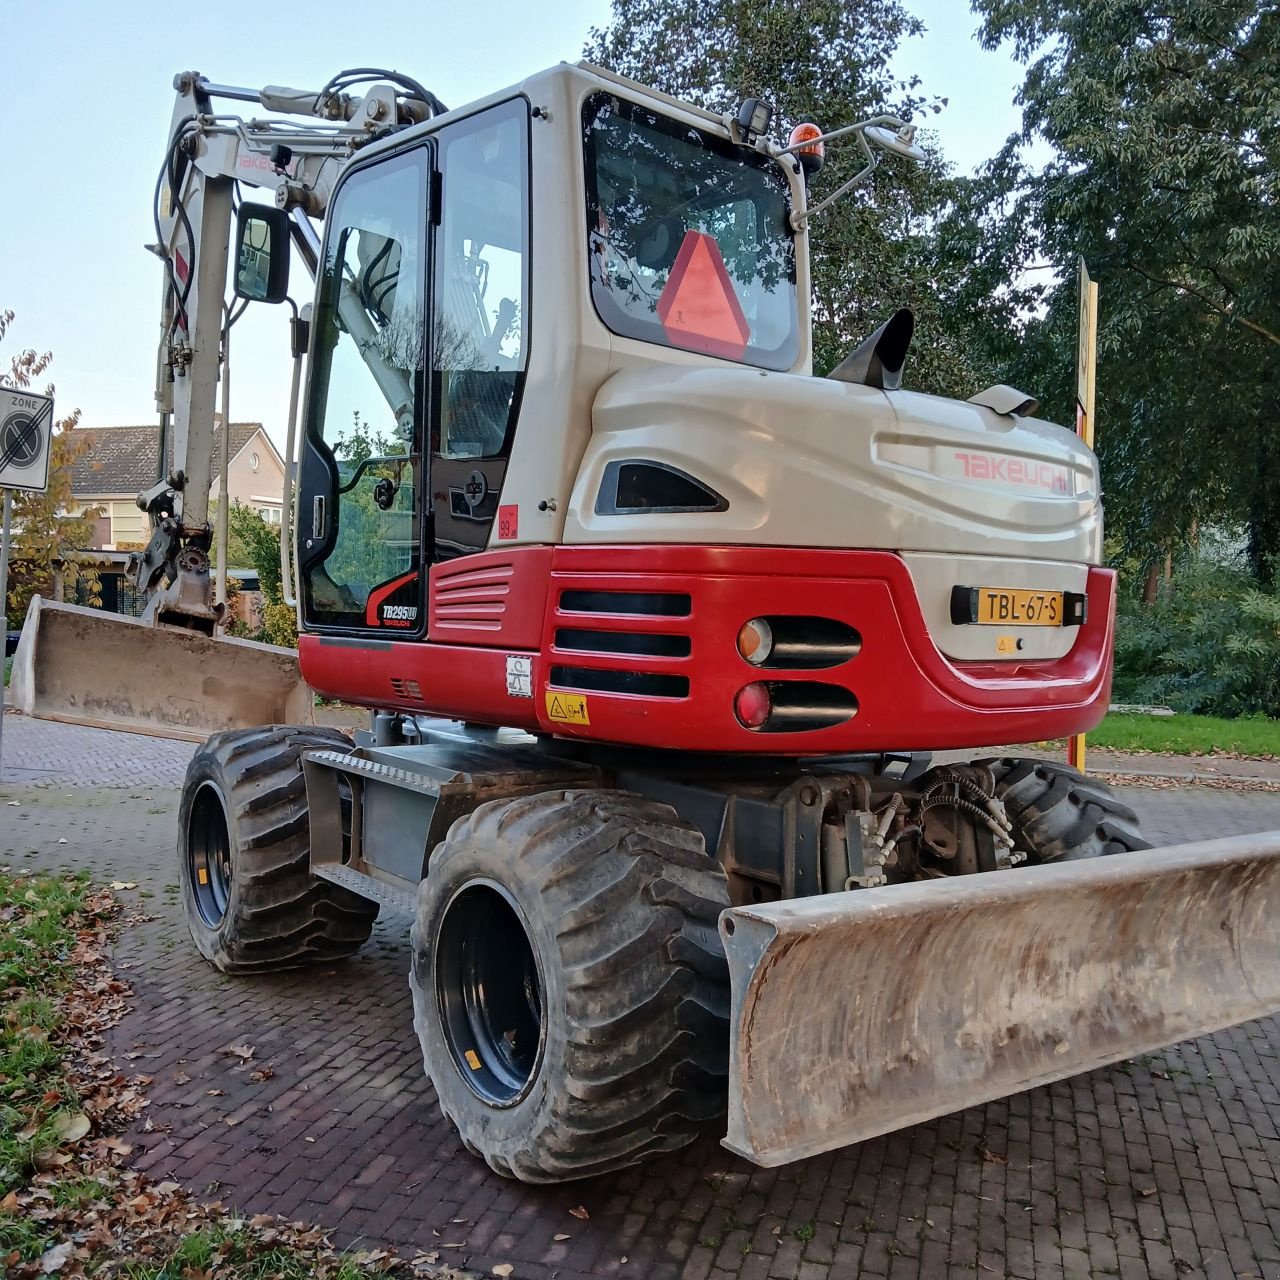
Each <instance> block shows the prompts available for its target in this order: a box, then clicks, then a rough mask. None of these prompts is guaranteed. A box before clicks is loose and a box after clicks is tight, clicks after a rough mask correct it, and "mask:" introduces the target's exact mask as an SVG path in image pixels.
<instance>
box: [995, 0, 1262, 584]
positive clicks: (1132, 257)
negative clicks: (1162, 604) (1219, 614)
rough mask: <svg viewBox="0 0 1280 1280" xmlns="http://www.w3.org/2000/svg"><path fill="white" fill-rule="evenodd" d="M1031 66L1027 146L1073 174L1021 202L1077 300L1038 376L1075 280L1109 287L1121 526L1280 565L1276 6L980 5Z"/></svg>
mask: <svg viewBox="0 0 1280 1280" xmlns="http://www.w3.org/2000/svg"><path fill="white" fill-rule="evenodd" d="M973 7H974V9H975V11H976V12H978V13H980V14H981V15H982V18H983V23H982V28H981V33H980V34H981V38H982V41H983V43H984V44H985V45H986V46H987V47H988V48H994V47H996V46H997V45H999V44H1002V43H1006V42H1007V43H1010V44H1011V45H1012V47H1013V51H1014V53H1015V56H1017V57H1018V58H1019V59H1020V60H1021V61H1022V62H1024V63H1025V64H1026V66H1027V74H1026V79H1025V81H1024V84H1023V87H1022V93H1021V99H1022V103H1023V130H1022V136H1021V141H1022V142H1024V143H1025V142H1029V141H1030V140H1031V139H1033V138H1040V139H1043V140H1045V141H1047V142H1048V143H1050V144H1051V145H1052V147H1053V148H1054V151H1055V156H1054V158H1053V159H1052V160H1051V161H1050V162H1049V163H1048V164H1047V165H1046V166H1045V167H1044V168H1043V170H1041V171H1040V172H1038V173H1035V174H1032V175H1023V180H1022V185H1021V189H1020V192H1019V198H1020V200H1021V201H1022V206H1021V207H1022V209H1023V212H1024V214H1025V215H1026V217H1027V218H1028V219H1029V221H1030V223H1031V224H1033V225H1034V227H1035V228H1036V233H1037V235H1038V237H1039V240H1040V244H1041V251H1042V253H1043V254H1044V256H1045V257H1047V258H1048V259H1049V260H1050V261H1051V262H1053V263H1054V264H1055V265H1056V266H1057V268H1058V276H1059V279H1060V281H1061V284H1060V285H1059V296H1058V297H1057V298H1056V299H1055V300H1054V304H1053V305H1052V306H1051V307H1050V309H1049V315H1048V317H1047V320H1046V323H1045V324H1044V325H1042V326H1039V332H1038V333H1037V334H1034V335H1032V340H1031V342H1030V343H1029V344H1028V350H1027V352H1026V353H1025V356H1024V364H1034V363H1035V362H1036V360H1037V358H1041V357H1049V356H1051V357H1052V365H1051V366H1050V365H1044V366H1042V368H1043V371H1044V372H1045V373H1046V374H1049V373H1051V371H1058V373H1059V376H1058V377H1057V381H1058V382H1059V387H1058V394H1061V393H1062V392H1064V391H1066V388H1065V387H1063V386H1062V385H1061V384H1062V381H1063V380H1062V378H1061V376H1060V372H1061V371H1062V370H1065V371H1066V372H1067V373H1068V375H1069V371H1070V368H1071V366H1072V365H1073V364H1074V361H1073V360H1066V361H1063V357H1064V355H1065V354H1066V348H1067V330H1068V327H1070V328H1071V329H1074V319H1073V316H1074V292H1075V270H1074V264H1075V260H1076V256H1077V255H1078V254H1084V256H1085V258H1086V259H1087V261H1088V263H1089V268H1090V271H1091V272H1092V274H1093V275H1094V277H1095V278H1097V279H1098V280H1099V281H1100V285H1101V292H1102V298H1103V308H1102V316H1101V322H1100V328H1099V355H1100V359H1099V375H1098V393H1099V405H1098V409H1099V412H1098V420H1099V424H1100V435H1099V442H1100V449H1099V452H1100V455H1101V457H1102V461H1103V466H1104V476H1105V478H1106V480H1107V482H1108V514H1109V516H1110V517H1111V518H1112V521H1113V525H1114V526H1115V527H1116V528H1117V530H1118V531H1119V532H1120V533H1121V534H1122V535H1123V541H1124V544H1125V549H1126V550H1127V551H1129V552H1132V553H1135V554H1137V555H1138V557H1139V558H1140V559H1142V560H1144V561H1145V562H1146V563H1147V564H1158V563H1160V562H1161V561H1162V560H1163V559H1164V558H1165V556H1166V555H1167V554H1168V552H1169V551H1170V550H1176V549H1177V548H1178V547H1180V546H1182V545H1184V544H1185V543H1186V541H1187V540H1188V538H1189V537H1190V535H1191V531H1192V530H1193V529H1194V528H1195V527H1196V526H1197V524H1199V525H1203V524H1205V523H1207V522H1212V521H1218V522H1224V521H1226V522H1229V521H1240V522H1244V523H1247V525H1248V527H1249V534H1250V546H1251V551H1252V559H1253V566H1254V570H1255V572H1256V573H1257V574H1258V576H1260V577H1262V578H1263V579H1264V580H1270V578H1271V574H1272V572H1273V570H1272V566H1273V564H1274V558H1275V557H1276V556H1277V554H1280V480H1278V479H1277V476H1278V475H1280V385H1278V382H1277V373H1276V369H1277V366H1278V364H1280V359H1278V358H1280V218H1278V217H1277V215H1276V201H1277V196H1278V195H1280V187H1278V185H1277V174H1276V159H1277V148H1278V147H1280V130H1278V129H1277V125H1276V121H1277V119H1280V20H1278V18H1277V10H1276V7H1275V6H1274V4H1262V5H1260V4H1259V3H1258V2H1257V0H1165V2H1164V3H1162V4H1160V5H1158V6H1157V5H1152V4H1147V3H1140V2H1136V0H974V3H973Z"/></svg>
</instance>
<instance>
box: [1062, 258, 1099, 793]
mask: <svg viewBox="0 0 1280 1280" xmlns="http://www.w3.org/2000/svg"><path fill="white" fill-rule="evenodd" d="M1097 355H1098V286H1097V285H1096V284H1095V283H1094V282H1093V281H1092V280H1090V279H1089V271H1088V268H1087V267H1086V266H1085V265H1084V259H1083V258H1081V259H1080V323H1079V334H1078V337H1077V340H1076V431H1077V432H1078V433H1079V435H1080V437H1081V439H1082V440H1083V441H1084V442H1085V444H1087V445H1088V446H1089V448H1090V449H1092V448H1093V400H1094V392H1095V391H1096V389H1097V372H1098V369H1097ZM1084 737H1085V736H1084V734H1083V733H1076V734H1073V735H1072V736H1071V737H1070V738H1068V739H1067V763H1068V764H1069V765H1071V766H1072V768H1075V769H1079V770H1080V772H1081V773H1083V772H1084V766H1085V742H1084Z"/></svg>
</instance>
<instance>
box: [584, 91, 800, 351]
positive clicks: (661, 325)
mask: <svg viewBox="0 0 1280 1280" xmlns="http://www.w3.org/2000/svg"><path fill="white" fill-rule="evenodd" d="M583 134H584V143H585V163H586V189H587V241H588V252H589V254H590V268H591V297H592V300H593V302H594V303H595V307H596V311H597V313H598V314H599V316H600V319H601V320H603V321H604V323H605V324H606V325H608V327H609V328H610V329H611V330H613V332H614V333H617V334H620V335H622V336H623V337H627V338H639V339H641V340H642V341H645V342H657V343H661V344H662V345H664V346H669V347H680V348H683V349H685V350H690V351H700V352H703V353H704V354H706V355H712V356H718V357H720V358H722V359H727V360H738V361H742V362H744V363H746V364H753V365H759V366H761V367H762V368H766V369H787V368H790V367H791V365H792V364H793V363H794V362H795V358H796V352H797V350H798V346H799V335H798V320H797V314H796V312H797V308H796V256H795V241H794V238H793V235H792V232H791V223H790V212H791V210H790V189H789V187H788V185H787V180H786V176H785V175H784V174H783V172H782V170H781V167H780V166H779V165H778V164H777V162H776V161H774V160H770V159H769V158H768V157H766V156H761V155H758V154H756V153H755V152H752V151H748V150H746V149H745V148H742V147H736V146H734V145H733V144H732V143H730V142H729V141H728V140H726V139H723V138H718V137H716V136H714V135H713V134H709V133H704V132H703V131H702V130H700V129H695V128H693V127H692V126H690V125H686V124H681V123H680V122H678V121H675V120H671V119H669V118H667V117H665V116H660V115H657V114H656V113H654V112H651V111H649V110H647V109H646V108H644V107H641V106H638V105H637V104H635V103H631V102H627V101H625V100H624V99H620V98H615V97H613V96H612V95H609V94H597V95H595V96H593V97H592V98H590V99H589V100H588V101H587V103H586V105H585V107H584V108H583Z"/></svg>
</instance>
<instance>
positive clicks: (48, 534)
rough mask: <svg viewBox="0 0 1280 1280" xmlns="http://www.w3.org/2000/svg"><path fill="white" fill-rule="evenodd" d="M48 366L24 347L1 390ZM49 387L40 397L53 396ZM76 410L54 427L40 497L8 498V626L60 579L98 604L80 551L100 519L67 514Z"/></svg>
mask: <svg viewBox="0 0 1280 1280" xmlns="http://www.w3.org/2000/svg"><path fill="white" fill-rule="evenodd" d="M13 320H14V313H13V312H12V311H0V341H3V339H4V337H5V335H6V334H7V333H8V332H9V330H10V328H11V327H12V325H13ZM52 363H53V353H52V352H51V351H45V352H43V353H38V352H37V351H35V350H34V349H33V348H30V347H27V348H24V349H23V350H21V351H18V352H16V353H15V354H13V355H11V356H10V357H9V371H8V373H3V372H0V386H4V387H9V388H12V389H16V390H29V389H31V388H32V387H33V385H34V384H35V383H36V382H37V380H38V379H40V378H42V377H43V376H44V374H45V373H46V371H47V370H48V368H49V366H50V365H51V364H52ZM53 392H54V388H53V384H52V383H49V384H48V385H47V386H46V388H45V390H44V394H45V395H49V396H51V395H53ZM79 421H80V410H79V409H76V410H73V411H72V412H71V413H70V414H69V415H68V416H67V417H65V418H61V419H59V420H58V421H57V422H55V423H54V427H53V438H52V441H51V446H50V456H49V485H48V488H47V489H46V490H45V492H44V493H28V492H26V491H24V490H17V491H15V493H14V495H13V547H12V549H11V552H10V559H9V592H8V597H9V598H8V600H7V602H5V603H6V614H7V617H8V618H9V619H10V622H11V625H15V626H16V625H20V623H21V620H22V619H23V618H24V617H25V616H26V612H27V605H28V604H29V603H30V602H31V597H32V596H33V595H35V594H36V593H37V592H38V593H39V594H41V595H45V596H52V595H53V594H54V588H55V579H56V577H57V575H58V574H59V573H60V574H61V575H62V584H63V590H64V592H66V591H77V589H78V594H80V595H81V597H82V598H84V599H86V600H87V601H88V602H89V603H92V604H97V603H98V598H97V596H98V585H99V584H98V575H97V572H96V571H95V570H94V568H93V565H92V564H91V563H90V562H89V561H88V559H87V558H85V557H82V556H81V554H80V553H81V552H82V551H83V550H84V549H85V548H87V547H88V546H89V545H90V544H91V543H92V541H93V530H94V521H95V520H96V518H97V517H98V515H99V514H100V513H99V511H98V510H96V509H88V510H85V511H82V512H79V513H78V514H76V515H69V514H67V513H68V512H69V511H70V510H71V508H72V507H73V506H74V503H73V501H72V494H71V467H72V464H73V463H74V462H75V461H76V459H77V458H78V457H79V456H80V455H81V454H82V453H83V452H84V449H85V448H86V447H87V445H86V444H85V442H84V441H82V440H80V439H77V438H76V437H75V435H74V431H75V427H76V426H77V424H78V423H79Z"/></svg>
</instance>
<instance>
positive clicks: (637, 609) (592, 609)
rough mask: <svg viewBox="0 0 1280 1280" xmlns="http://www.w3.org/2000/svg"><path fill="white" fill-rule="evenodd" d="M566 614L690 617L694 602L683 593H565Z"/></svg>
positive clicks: (562, 606) (562, 593)
mask: <svg viewBox="0 0 1280 1280" xmlns="http://www.w3.org/2000/svg"><path fill="white" fill-rule="evenodd" d="M560 609H561V611H562V612H564V613H621V614H626V615H627V616H629V617H636V618H642V617H649V618H687V617H688V616H689V614H690V612H691V611H692V609H693V600H692V598H691V597H690V596H689V595H688V594H687V593H686V592H682V591H564V592H561V595H560Z"/></svg>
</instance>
